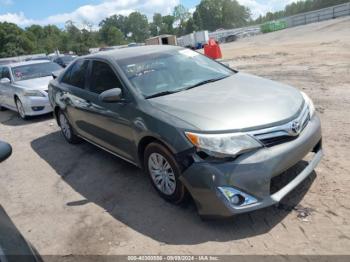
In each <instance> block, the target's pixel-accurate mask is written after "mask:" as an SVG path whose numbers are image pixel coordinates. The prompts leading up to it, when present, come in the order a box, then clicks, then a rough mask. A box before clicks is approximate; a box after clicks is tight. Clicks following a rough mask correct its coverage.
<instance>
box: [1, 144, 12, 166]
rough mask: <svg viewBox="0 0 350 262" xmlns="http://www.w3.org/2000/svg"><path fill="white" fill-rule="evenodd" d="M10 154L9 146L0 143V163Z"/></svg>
mask: <svg viewBox="0 0 350 262" xmlns="http://www.w3.org/2000/svg"><path fill="white" fill-rule="evenodd" d="M11 153H12V148H11V146H10V145H9V144H7V143H5V142H2V141H0V162H2V161H4V160H5V159H6V158H8V157H9V156H10V155H11Z"/></svg>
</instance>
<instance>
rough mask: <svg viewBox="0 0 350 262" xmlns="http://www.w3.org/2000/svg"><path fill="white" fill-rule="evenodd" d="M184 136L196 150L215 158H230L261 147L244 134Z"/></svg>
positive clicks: (188, 134)
mask: <svg viewBox="0 0 350 262" xmlns="http://www.w3.org/2000/svg"><path fill="white" fill-rule="evenodd" d="M185 134H186V137H187V138H188V139H189V140H190V141H191V143H192V144H193V145H194V146H195V147H196V148H197V149H198V150H201V151H204V152H205V153H207V154H208V155H211V156H215V157H221V158H223V157H229V156H231V157H232V156H236V155H238V154H240V153H243V152H246V151H249V150H252V149H255V148H259V147H262V145H261V144H260V143H259V142H258V141H257V140H255V139H254V138H253V137H251V136H249V135H247V134H244V133H231V134H197V133H192V132H185Z"/></svg>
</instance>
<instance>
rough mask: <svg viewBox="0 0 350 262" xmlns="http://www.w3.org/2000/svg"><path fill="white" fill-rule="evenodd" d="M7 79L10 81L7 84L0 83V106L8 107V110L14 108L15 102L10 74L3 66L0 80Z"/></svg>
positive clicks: (7, 68)
mask: <svg viewBox="0 0 350 262" xmlns="http://www.w3.org/2000/svg"><path fill="white" fill-rule="evenodd" d="M4 78H8V79H10V82H8V83H0V85H1V90H0V96H1V102H0V103H1V104H2V105H3V106H6V107H9V108H12V109H14V108H16V105H15V100H14V87H13V86H12V85H11V84H12V83H13V79H12V77H11V74H10V69H9V67H7V66H4V67H3V68H2V70H1V79H4Z"/></svg>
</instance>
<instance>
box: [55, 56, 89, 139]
mask: <svg viewBox="0 0 350 262" xmlns="http://www.w3.org/2000/svg"><path fill="white" fill-rule="evenodd" d="M89 63H90V61H89V60H86V59H80V60H77V61H76V62H75V63H74V64H72V65H71V66H70V67H69V68H68V70H67V71H66V72H65V73H64V75H63V76H62V78H61V79H60V91H59V96H58V97H59V100H61V103H62V105H65V113H66V115H67V118H68V120H69V122H70V124H71V125H72V126H73V128H74V129H75V130H76V131H77V132H78V133H79V134H80V135H83V136H86V134H85V133H84V130H83V129H82V128H81V122H83V121H84V119H85V118H86V117H87V115H86V111H87V108H88V107H89V106H90V103H89V101H88V99H87V98H86V93H87V91H86V89H85V86H86V77H87V71H88V68H89Z"/></svg>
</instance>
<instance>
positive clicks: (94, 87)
mask: <svg viewBox="0 0 350 262" xmlns="http://www.w3.org/2000/svg"><path fill="white" fill-rule="evenodd" d="M112 88H121V89H122V97H123V100H122V101H121V102H115V103H105V102H102V101H100V99H99V95H100V94H101V93H102V92H104V91H107V90H109V89H112ZM88 90H89V92H88V94H87V95H86V96H85V98H86V100H87V101H89V106H88V107H86V108H85V113H86V117H85V119H84V121H83V122H82V123H80V128H81V129H83V131H84V133H85V134H87V136H88V138H89V139H90V140H91V141H92V142H94V143H96V144H98V145H101V146H102V147H104V148H106V149H108V150H110V151H113V152H114V153H116V154H117V155H119V156H121V157H123V158H126V159H128V160H131V161H134V156H135V152H134V151H135V150H136V149H135V143H134V136H133V128H132V123H131V119H133V117H132V115H133V112H134V107H133V103H131V101H130V96H129V94H128V92H127V89H126V88H125V87H124V86H123V84H122V82H121V81H120V78H119V77H118V75H117V74H116V71H115V70H113V66H111V65H110V64H109V63H108V61H105V60H93V61H92V62H91V65H90V73H89V77H88Z"/></svg>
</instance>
